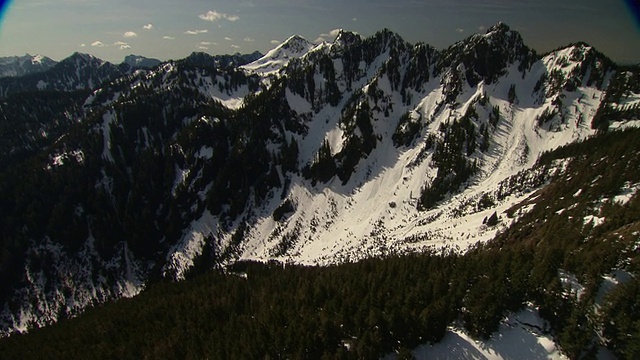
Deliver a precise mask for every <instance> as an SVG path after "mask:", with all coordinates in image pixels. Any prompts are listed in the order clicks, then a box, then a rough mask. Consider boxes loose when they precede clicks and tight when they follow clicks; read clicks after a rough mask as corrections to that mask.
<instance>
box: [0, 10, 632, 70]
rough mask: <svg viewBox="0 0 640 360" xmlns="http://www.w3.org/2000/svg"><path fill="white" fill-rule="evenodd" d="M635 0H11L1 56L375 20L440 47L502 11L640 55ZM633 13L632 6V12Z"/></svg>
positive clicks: (262, 37)
mask: <svg viewBox="0 0 640 360" xmlns="http://www.w3.org/2000/svg"><path fill="white" fill-rule="evenodd" d="M632 3H633V1H632V0H627V2H626V3H625V1H623V0H581V1H578V0H538V1H535V2H531V1H525V0H395V1H382V0H370V1H362V0H355V1H348V0H324V1H313V0H297V1H294V0H240V1H227V0H218V1H204V0H180V1H175V0H172V1H169V0H126V1H125V0H110V1H106V0H13V1H11V2H9V4H8V6H7V7H6V9H5V11H4V16H3V19H2V22H1V23H0V56H10V55H23V54H25V53H30V54H43V55H46V56H49V57H51V58H53V59H55V60H61V59H62V58H64V57H67V56H69V55H70V54H72V53H73V52H75V51H80V52H86V53H90V54H93V55H95V56H98V57H100V58H102V59H105V60H109V61H112V62H116V63H117V62H121V61H122V60H123V58H124V56H126V55H128V54H139V55H144V56H148V57H155V58H159V59H161V60H168V59H179V58H183V57H185V56H188V55H189V54H190V53H191V52H193V51H204V52H208V53H211V54H223V53H224V54H226V53H235V52H241V53H249V52H253V51H254V50H259V51H261V52H266V51H268V50H269V49H271V48H273V47H274V46H275V45H276V44H277V42H278V41H282V40H284V39H286V38H287V37H289V36H290V35H293V34H298V35H301V36H303V37H305V38H307V39H309V40H312V41H313V40H316V39H317V38H319V37H320V36H324V38H325V39H327V40H332V38H331V36H330V35H331V31H332V30H334V29H337V28H343V29H346V30H351V31H355V32H358V33H360V34H362V35H364V36H368V35H372V34H373V33H375V32H376V31H378V30H380V29H382V28H389V29H391V30H392V31H395V32H397V33H399V34H400V35H401V36H402V37H403V38H404V39H405V40H407V41H409V42H411V43H416V42H418V41H422V42H426V43H428V44H430V45H433V46H435V47H436V48H438V49H442V48H445V47H447V46H448V45H451V44H452V43H453V42H455V41H457V40H461V39H463V38H466V37H468V36H470V35H471V34H473V33H478V32H484V31H485V30H486V28H487V27H489V26H491V25H493V24H495V23H497V22H498V21H503V22H505V23H506V24H508V25H509V26H511V27H512V28H513V29H516V30H518V31H519V32H520V33H521V34H522V36H523V38H524V41H525V43H526V44H527V45H529V46H531V47H533V48H534V49H536V50H537V51H539V52H545V51H549V50H552V49H554V48H557V47H560V46H564V45H567V44H569V43H571V42H576V41H585V42H587V43H589V44H591V45H593V46H595V47H596V48H597V49H598V50H600V51H601V52H603V53H605V54H606V55H608V56H609V57H611V58H612V59H613V60H614V61H617V62H622V63H640V27H639V24H638V20H637V18H636V17H634V12H633V11H632V10H631V9H632V8H633V6H632V5H630V4H632ZM636 15H637V14H636Z"/></svg>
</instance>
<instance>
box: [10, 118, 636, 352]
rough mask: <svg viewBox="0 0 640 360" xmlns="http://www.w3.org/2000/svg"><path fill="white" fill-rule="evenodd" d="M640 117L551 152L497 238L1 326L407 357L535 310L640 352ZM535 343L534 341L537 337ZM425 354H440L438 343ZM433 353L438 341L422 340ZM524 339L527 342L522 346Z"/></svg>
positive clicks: (262, 270) (35, 334) (557, 335)
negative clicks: (638, 124)
mask: <svg viewBox="0 0 640 360" xmlns="http://www.w3.org/2000/svg"><path fill="white" fill-rule="evenodd" d="M639 136H640V130H637V129H628V130H625V131H615V132H608V133H605V134H601V135H598V136H596V137H593V138H590V139H588V140H586V141H585V142H581V143H574V144H570V145H568V146H565V147H562V148H560V149H558V150H556V151H553V152H550V153H545V154H543V155H542V156H541V157H540V158H539V159H538V161H537V162H536V165H535V166H534V167H533V170H532V171H530V172H523V173H521V177H522V178H521V179H520V180H514V181H518V182H521V183H522V182H526V181H529V180H527V179H531V176H532V175H531V174H536V173H538V174H545V173H548V172H545V171H538V172H536V169H544V168H546V167H548V168H551V167H553V168H557V169H559V170H558V171H556V172H555V173H554V174H552V175H551V176H550V177H549V178H548V179H546V180H545V181H548V185H547V186H545V187H543V188H542V189H541V190H539V191H538V192H536V193H535V194H532V195H531V196H529V197H528V198H527V199H525V200H524V201H522V202H520V203H518V204H516V205H514V206H512V207H511V208H509V209H508V210H507V211H506V212H505V213H504V214H502V215H501V216H496V217H495V218H493V217H490V218H488V219H486V226H497V224H498V223H500V222H504V221H508V220H509V217H514V218H516V219H515V221H514V222H513V224H511V226H509V227H508V228H506V229H504V230H502V231H500V232H499V233H498V234H497V235H496V237H495V239H494V240H492V241H489V242H487V243H484V244H478V245H476V246H475V247H472V248H471V249H470V250H469V251H468V252H466V253H464V254H460V253H458V252H455V251H451V250H441V251H432V252H426V253H415V254H408V255H404V256H394V255H391V256H387V257H384V258H372V259H365V260H361V261H359V262H356V263H346V264H341V265H331V266H326V267H318V266H314V267H309V266H300V265H287V266H284V264H282V263H276V262H267V263H260V262H252V261H249V262H237V263H235V264H234V265H232V266H230V267H228V268H227V269H224V270H215V271H209V272H206V273H204V274H203V275H200V276H197V277H195V278H193V279H191V280H186V281H182V282H178V283H173V282H158V283H155V284H153V285H151V286H149V287H148V288H147V289H146V290H144V291H143V292H142V293H141V294H140V295H139V296H137V297H135V298H132V299H121V300H119V301H116V302H113V303H107V304H104V305H100V306H97V307H95V308H93V309H90V310H88V311H87V312H86V313H84V314H83V315H82V316H80V317H78V318H75V319H72V320H63V321H60V322H59V323H57V324H54V325H52V326H49V327H46V328H44V329H40V330H32V331H31V332H30V333H29V334H28V335H13V336H11V337H9V338H5V339H2V340H0V354H2V357H3V358H7V359H23V358H33V359H37V358H46V359H51V358H85V359H91V358H180V359H182V358H192V359H201V358H221V359H222V358H228V359H230V358H305V359H307V358H309V359H314V358H354V359H355V358H377V357H383V356H385V355H388V354H397V355H398V357H400V358H405V357H410V356H411V355H412V350H413V349H415V348H416V347H418V346H419V345H422V344H427V343H437V342H438V341H440V340H441V339H442V338H443V336H445V334H446V333H447V331H448V329H463V330H464V331H465V332H466V333H467V334H469V335H471V336H472V337H474V338H477V339H483V338H490V337H500V334H499V333H496V332H495V331H496V330H498V329H499V328H500V323H501V321H502V320H503V319H504V317H505V316H506V315H508V314H510V313H512V312H517V311H519V310H522V309H525V308H527V309H535V310H537V312H538V313H539V315H540V316H542V317H543V318H544V319H545V320H546V324H545V326H544V327H543V328H541V329H538V331H539V332H540V333H541V334H545V335H546V336H549V337H552V338H553V339H554V341H555V343H556V344H557V346H558V347H559V348H560V350H561V351H562V353H563V354H564V355H565V356H567V357H569V358H579V357H581V356H587V357H592V356H595V355H596V354H597V353H600V354H602V353H603V352H604V351H605V350H604V349H603V348H608V350H606V351H608V352H610V353H613V354H615V355H616V356H618V357H619V358H621V359H637V358H638V357H639V356H640V309H639V308H638V305H637V304H638V299H640V281H639V279H638V275H640V262H639V261H640V256H639V251H640V250H639V249H640V197H638V195H637V188H638V185H639V184H640V141H637V139H638V137H639ZM524 350H525V349H523V351H524ZM420 354H421V355H422V356H426V357H429V355H428V354H429V347H426V348H424V347H423V348H422V350H421V352H420ZM425 354H426V355H425ZM523 354H525V353H523Z"/></svg>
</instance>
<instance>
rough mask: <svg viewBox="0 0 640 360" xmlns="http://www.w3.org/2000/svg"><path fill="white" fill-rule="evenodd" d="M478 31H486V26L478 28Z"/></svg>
mask: <svg viewBox="0 0 640 360" xmlns="http://www.w3.org/2000/svg"><path fill="white" fill-rule="evenodd" d="M478 30H480V31H486V30H487V27H486V26H478Z"/></svg>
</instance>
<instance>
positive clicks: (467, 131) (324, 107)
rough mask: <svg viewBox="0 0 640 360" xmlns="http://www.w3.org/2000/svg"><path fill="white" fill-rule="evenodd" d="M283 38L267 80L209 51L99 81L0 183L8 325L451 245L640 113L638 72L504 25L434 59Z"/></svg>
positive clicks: (480, 237) (398, 46) (369, 45)
mask: <svg viewBox="0 0 640 360" xmlns="http://www.w3.org/2000/svg"><path fill="white" fill-rule="evenodd" d="M495 37H497V38H498V39H497V40H499V41H494V40H495ZM487 39H492V41H491V42H490V43H489V42H488V41H487ZM290 40H291V41H294V42H298V43H299V44H298V45H301V46H299V47H296V46H293V48H296V49H298V50H300V51H294V52H292V53H291V54H286V55H287V57H286V58H285V57H283V56H276V58H275V60H277V61H278V63H277V64H276V65H277V66H275V67H269V69H268V71H267V72H265V73H260V72H256V71H252V70H253V69H251V67H249V69H247V68H246V65H245V67H244V68H243V67H240V68H238V67H236V66H229V67H226V68H225V67H216V66H213V67H212V66H205V65H206V64H207V63H210V62H209V61H210V59H209V58H207V59H209V60H206V59H205V60H206V61H205V62H204V63H200V62H193V61H188V60H178V61H169V62H165V63H162V64H160V65H158V66H157V67H156V68H154V69H150V70H143V71H139V72H135V73H130V74H126V75H121V76H119V77H117V78H116V79H109V80H107V81H106V82H100V84H101V85H99V86H98V88H92V89H91V90H90V94H89V95H87V97H86V98H85V99H84V101H82V103H81V104H80V107H81V108H82V112H81V114H78V115H75V116H76V117H75V118H74V122H75V123H77V124H76V125H74V126H72V127H70V130H68V131H66V132H64V135H63V136H61V137H60V138H59V140H58V141H56V142H54V143H51V144H50V145H48V147H46V149H45V151H39V152H36V155H35V156H34V157H32V158H31V163H19V164H17V165H15V166H11V167H9V169H8V170H5V172H3V176H2V178H3V179H4V180H3V181H4V183H3V184H4V185H3V186H5V188H7V189H19V191H16V192H15V194H19V196H18V195H16V196H15V197H14V196H13V195H11V194H12V193H11V192H7V193H5V195H4V198H3V199H2V201H3V203H5V204H9V205H8V206H10V207H9V208H7V210H5V213H2V215H3V216H2V218H3V219H4V220H3V226H4V227H5V228H6V229H7V231H8V234H10V235H8V237H7V239H8V240H4V243H3V244H2V245H3V254H8V253H18V254H20V253H24V254H26V255H25V258H21V257H17V258H15V259H12V262H11V263H9V262H8V261H7V263H6V264H11V265H10V266H9V265H5V266H4V268H6V269H11V270H7V271H6V272H5V273H4V274H3V275H5V274H6V275H7V277H6V278H8V279H12V280H13V281H15V282H13V283H12V284H18V285H15V286H17V287H18V288H19V289H21V290H18V291H15V292H13V293H12V295H7V298H5V299H2V300H3V301H6V304H7V305H5V307H4V309H5V310H4V311H3V315H2V318H3V319H4V320H3V329H2V332H3V333H8V332H11V331H16V330H20V331H23V330H26V329H28V328H30V327H33V326H44V325H46V324H48V323H50V322H53V321H55V320H56V319H58V318H59V317H65V316H70V315H75V314H78V313H80V312H82V309H84V308H85V307H87V306H91V305H92V304H96V303H100V302H103V301H106V300H108V299H112V298H119V297H122V296H130V295H135V294H137V293H138V292H139V291H142V289H143V288H144V287H145V284H146V283H147V282H149V281H151V280H150V279H153V278H162V277H165V278H169V279H183V278H185V277H189V276H190V275H189V274H190V273H193V272H194V271H197V269H198V268H203V267H204V268H211V267H215V266H221V265H226V264H230V263H234V262H235V261H237V260H238V259H244V260H247V259H250V260H261V261H267V260H273V259H276V260H278V261H283V262H287V261H291V262H294V263H302V264H320V265H328V264H332V263H342V262H351V261H357V260H359V259H364V258H369V257H374V256H384V255H387V254H402V253H406V252H413V251H425V250H428V249H433V250H438V249H459V250H460V251H464V250H465V249H466V248H467V247H468V246H470V245H472V244H474V243H476V242H478V241H479V242H486V241H488V240H490V239H491V238H493V237H494V236H495V235H496V234H497V233H499V232H501V231H504V230H505V229H507V228H508V227H509V226H510V225H511V224H513V223H514V222H515V221H517V218H514V219H509V218H508V217H505V216H504V215H503V214H505V212H506V211H507V210H508V209H510V208H512V207H513V206H515V205H516V204H518V203H520V202H522V201H526V200H527V199H529V198H530V197H531V196H532V194H533V193H534V192H535V191H536V190H537V189H539V188H540V187H541V186H543V185H544V179H546V178H547V176H548V174H550V173H553V172H558V171H562V164H558V165H557V166H555V167H553V168H544V169H535V168H534V165H535V164H536V159H537V158H538V157H539V156H541V155H542V154H543V153H544V152H545V151H549V150H551V149H554V148H557V147H559V146H562V145H566V144H568V143H572V142H575V141H579V140H583V139H586V138H588V137H590V136H592V135H594V134H596V133H597V132H598V130H597V129H601V130H602V129H608V128H610V127H621V126H634V125H635V126H637V125H636V123H637V120H638V119H639V117H638V112H637V107H638V102H640V100H639V99H640V97H638V96H637V94H638V92H639V91H638V90H637V84H636V83H635V82H634V80H633V79H635V77H634V76H636V75H637V74H638V70H637V69H633V68H632V69H628V70H623V71H620V72H617V68H616V67H615V66H614V64H611V63H609V62H607V61H606V59H604V58H601V57H600V56H593V55H592V52H590V51H589V49H587V48H586V47H584V46H571V47H565V48H563V49H561V50H558V51H556V52H552V53H549V54H547V55H544V56H540V55H536V54H534V53H533V52H532V51H530V50H529V49H528V48H526V46H524V44H523V43H522V39H521V38H520V37H519V35H518V34H517V33H516V32H513V31H511V30H509V28H508V27H507V26H506V25H504V24H499V25H497V26H496V27H495V28H491V29H490V30H489V31H488V32H487V34H485V35H473V36H471V37H470V38H468V39H465V40H462V41H461V42H458V43H456V44H454V45H453V46H452V47H451V48H449V49H447V50H443V51H438V50H436V49H434V48H432V47H430V46H428V45H426V44H416V45H411V44H409V43H406V42H405V41H404V40H402V38H401V37H399V36H398V35H397V34H395V33H392V32H390V31H388V30H384V31H381V32H378V33H376V34H375V35H373V36H371V37H368V38H362V37H360V36H359V35H356V34H353V33H349V32H345V31H343V32H340V33H339V34H338V36H337V38H336V40H335V41H334V42H333V43H331V44H329V43H326V44H324V45H323V44H320V45H313V44H311V43H310V42H308V41H306V42H305V41H302V40H300V39H298V38H297V37H292V38H290ZM286 43H287V42H285V44H286ZM275 49H278V51H280V50H283V46H279V47H276V48H275ZM275 49H274V50H275ZM279 54H280V55H282V54H283V52H282V51H280V53H279ZM292 54H293V55H295V56H292ZM267 55H269V53H268V54H267ZM267 55H265V57H266V56H267ZM272 55H276V52H274V53H273V54H272ZM78 56H79V55H78ZM492 56H493V57H496V58H499V59H501V60H500V62H493V61H489V60H490V59H493V57H492ZM265 57H263V59H264V58H265ZM78 60H80V59H79V58H78ZM88 61H94V62H95V60H92V59H88ZM256 61H259V60H256ZM496 63H497V64H499V65H501V66H498V67H496V68H492V67H491V66H494V65H495V64H496ZM76 64H77V62H76ZM96 64H97V63H96ZM260 65H263V64H260ZM472 65H477V66H472ZM100 66H105V67H108V68H112V67H113V66H114V65H112V64H109V63H100V65H99V66H98V67H100ZM70 69H73V68H72V67H71V68H70ZM243 69H247V70H249V71H245V70H243ZM72 72H73V71H70V73H72ZM270 72H271V74H272V75H270V74H269V73H270ZM275 72H277V76H273V75H275ZM626 74H628V76H627V75H626ZM83 84H89V83H88V82H87V81H84V82H83ZM94 84H98V82H94ZM612 84H613V85H615V87H619V88H620V90H619V91H617V93H619V94H620V96H619V97H618V96H615V97H612V96H611V95H609V94H610V93H611V92H605V90H606V89H607V88H608V87H609V86H613V85H612ZM65 106H68V105H65ZM4 109H5V107H2V110H3V111H4ZM16 111H18V110H16ZM17 114H18V115H15V116H23V115H20V113H19V111H18V112H17ZM598 114H601V115H600V117H601V118H604V121H602V122H597V124H596V119H598ZM602 114H604V115H606V116H604V117H603V115H602ZM616 114H617V115H616ZM616 116H618V118H616ZM594 125H595V126H594ZM22 173H27V174H34V175H33V177H30V178H28V179H26V180H25V181H24V182H23V183H22V184H17V183H16V182H15V181H14V180H11V179H12V178H13V177H14V176H17V175H16V174H22ZM522 179H530V181H521V180H522ZM540 179H542V180H540ZM519 182H523V183H524V184H521V185H522V186H518V183H519ZM36 189H42V190H36ZM41 193H44V194H46V195H41ZM35 204H37V205H38V206H39V207H40V208H38V207H37V206H36V205H35ZM21 213H24V214H29V216H26V217H25V218H14V217H15V214H21ZM494 213H496V216H497V217H499V218H500V221H498V222H497V224H496V225H495V226H486V224H484V223H483V219H486V218H490V217H491V215H492V214H494ZM12 214H13V215H12ZM9 220H10V221H9ZM16 224H23V225H24V226H23V227H20V226H19V225H16ZM24 228H26V229H27V230H26V232H25V231H23V230H22V229H24ZM25 239H27V241H28V243H29V244H33V245H26V244H25ZM16 244H17V245H16ZM3 264H4V263H3ZM198 264H200V265H198ZM74 269H75V270H74ZM77 269H82V271H80V272H78V271H76V270H77ZM108 279H111V280H108ZM43 283H46V284H48V285H47V286H48V287H49V288H45V287H43V286H42V285H41V284H43ZM12 286H13V285H12ZM60 293H62V294H65V293H66V294H68V293H70V294H71V295H68V296H62V297H61V296H58V294H60ZM16 308H17V309H20V311H14V310H11V309H16Z"/></svg>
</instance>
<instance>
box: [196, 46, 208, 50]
mask: <svg viewBox="0 0 640 360" xmlns="http://www.w3.org/2000/svg"><path fill="white" fill-rule="evenodd" d="M198 50H209V48H208V47H206V46H198Z"/></svg>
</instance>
